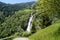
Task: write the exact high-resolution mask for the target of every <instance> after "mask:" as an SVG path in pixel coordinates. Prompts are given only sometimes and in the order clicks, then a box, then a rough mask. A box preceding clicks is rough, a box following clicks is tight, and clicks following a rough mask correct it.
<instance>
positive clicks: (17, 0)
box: [0, 0, 36, 4]
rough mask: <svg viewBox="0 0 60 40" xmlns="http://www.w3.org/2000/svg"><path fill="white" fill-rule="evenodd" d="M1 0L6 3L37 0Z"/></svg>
mask: <svg viewBox="0 0 60 40" xmlns="http://www.w3.org/2000/svg"><path fill="white" fill-rule="evenodd" d="M0 1H1V2H4V3H10V4H15V3H24V2H31V1H36V0H0Z"/></svg>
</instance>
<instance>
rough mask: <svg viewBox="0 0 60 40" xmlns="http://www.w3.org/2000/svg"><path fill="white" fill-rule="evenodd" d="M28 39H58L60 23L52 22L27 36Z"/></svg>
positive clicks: (59, 39) (59, 36)
mask: <svg viewBox="0 0 60 40" xmlns="http://www.w3.org/2000/svg"><path fill="white" fill-rule="evenodd" d="M29 39H30V40H60V23H58V24H53V25H51V26H49V27H47V28H45V29H42V30H39V31H38V32H37V33H35V34H33V35H32V36H30V37H29Z"/></svg>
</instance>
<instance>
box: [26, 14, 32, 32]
mask: <svg viewBox="0 0 60 40" xmlns="http://www.w3.org/2000/svg"><path fill="white" fill-rule="evenodd" d="M32 20H33V15H32V14H31V17H30V19H29V22H28V26H27V31H28V32H30V29H31V27H32Z"/></svg>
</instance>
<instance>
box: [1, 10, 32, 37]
mask: <svg viewBox="0 0 60 40" xmlns="http://www.w3.org/2000/svg"><path fill="white" fill-rule="evenodd" d="M31 11H32V10H28V9H27V10H22V11H18V12H16V13H15V14H14V15H13V16H11V17H6V20H5V21H4V22H3V23H2V24H1V25H0V38H4V37H8V36H11V35H13V34H15V33H17V32H18V33H21V32H23V31H25V30H26V28H27V23H28V20H29V16H30V13H31Z"/></svg>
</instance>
